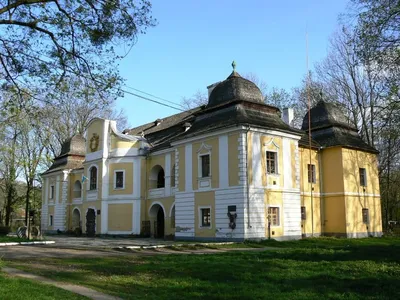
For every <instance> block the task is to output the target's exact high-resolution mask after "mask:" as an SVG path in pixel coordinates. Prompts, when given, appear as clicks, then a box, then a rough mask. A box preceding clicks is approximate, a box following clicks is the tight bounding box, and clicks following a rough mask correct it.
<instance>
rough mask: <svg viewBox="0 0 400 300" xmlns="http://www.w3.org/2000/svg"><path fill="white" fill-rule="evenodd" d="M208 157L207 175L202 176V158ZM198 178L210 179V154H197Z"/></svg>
mask: <svg viewBox="0 0 400 300" xmlns="http://www.w3.org/2000/svg"><path fill="white" fill-rule="evenodd" d="M206 156H208V175H207V176H204V175H203V158H204V157H206ZM199 175H200V176H199V177H200V178H210V177H211V153H203V154H199Z"/></svg>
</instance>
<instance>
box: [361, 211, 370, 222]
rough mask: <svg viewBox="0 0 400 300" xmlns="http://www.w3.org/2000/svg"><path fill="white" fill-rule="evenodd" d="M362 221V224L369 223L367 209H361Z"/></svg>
mask: <svg viewBox="0 0 400 300" xmlns="http://www.w3.org/2000/svg"><path fill="white" fill-rule="evenodd" d="M362 220H363V223H364V224H368V223H369V210H368V208H363V209H362Z"/></svg>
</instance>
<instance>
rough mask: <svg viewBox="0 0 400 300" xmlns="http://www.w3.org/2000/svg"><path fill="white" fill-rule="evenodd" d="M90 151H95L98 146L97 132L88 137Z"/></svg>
mask: <svg viewBox="0 0 400 300" xmlns="http://www.w3.org/2000/svg"><path fill="white" fill-rule="evenodd" d="M89 147H90V151H92V152H95V151H97V148H98V147H99V135H98V134H97V133H93V136H92V138H91V139H90V144H89Z"/></svg>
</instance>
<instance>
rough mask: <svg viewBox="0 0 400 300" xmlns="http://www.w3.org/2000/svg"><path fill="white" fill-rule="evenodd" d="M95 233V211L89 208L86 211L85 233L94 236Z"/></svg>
mask: <svg viewBox="0 0 400 300" xmlns="http://www.w3.org/2000/svg"><path fill="white" fill-rule="evenodd" d="M95 234H96V211H95V210H94V209H93V208H89V209H88V211H87V213H86V235H87V236H95Z"/></svg>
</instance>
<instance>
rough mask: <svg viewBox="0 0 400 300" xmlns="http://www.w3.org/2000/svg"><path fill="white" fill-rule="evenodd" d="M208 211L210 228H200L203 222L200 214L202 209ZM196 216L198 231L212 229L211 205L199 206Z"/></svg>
mask: <svg viewBox="0 0 400 300" xmlns="http://www.w3.org/2000/svg"><path fill="white" fill-rule="evenodd" d="M207 208H208V209H210V226H202V222H203V215H202V213H201V210H202V209H207ZM175 212H176V211H175ZM198 214H199V224H198V225H199V229H212V227H213V223H212V209H211V205H208V206H199V207H198Z"/></svg>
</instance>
